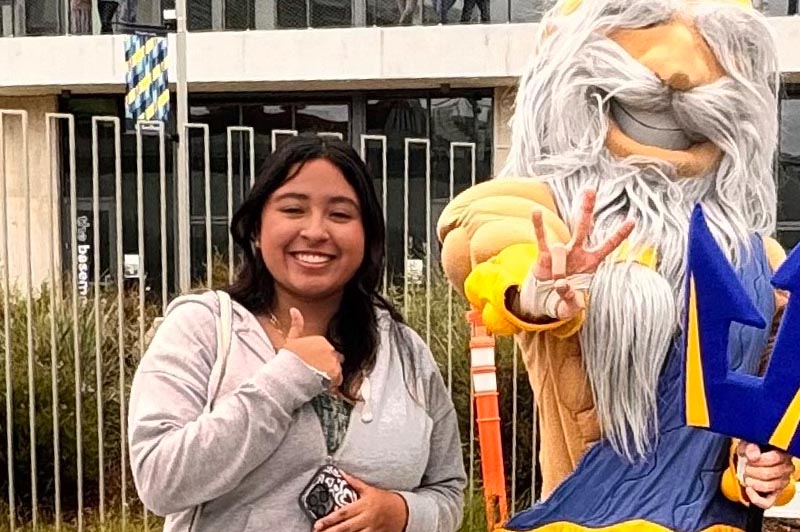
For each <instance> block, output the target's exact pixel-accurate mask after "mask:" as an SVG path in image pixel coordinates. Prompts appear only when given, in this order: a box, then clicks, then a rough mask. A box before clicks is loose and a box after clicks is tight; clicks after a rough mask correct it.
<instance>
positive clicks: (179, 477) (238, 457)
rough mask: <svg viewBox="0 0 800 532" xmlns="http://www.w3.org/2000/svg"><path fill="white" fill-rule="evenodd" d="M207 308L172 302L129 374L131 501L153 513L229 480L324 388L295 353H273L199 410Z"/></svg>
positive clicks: (208, 343)
mask: <svg viewBox="0 0 800 532" xmlns="http://www.w3.org/2000/svg"><path fill="white" fill-rule="evenodd" d="M216 312H217V309H216V307H215V305H213V304H210V305H206V304H203V303H200V302H188V303H184V304H182V305H179V306H177V307H176V308H175V309H174V310H173V311H172V312H170V313H169V314H168V315H167V317H166V319H165V320H164V322H163V324H162V325H161V326H160V327H159V329H158V332H157V333H156V336H155V338H154V339H153V342H152V343H151V345H150V347H149V348H148V350H147V353H146V355H145V356H144V358H143V359H142V362H141V364H140V366H139V368H138V369H137V371H136V375H135V376H134V379H133V384H132V387H131V395H130V408H129V415H128V435H129V436H128V441H129V446H130V461H131V468H132V470H133V478H134V482H135V484H136V488H137V491H138V493H139V497H140V499H141V500H142V502H143V503H144V504H145V506H146V507H147V508H149V509H151V510H152V511H153V512H154V513H156V514H158V515H166V514H170V513H175V512H179V511H182V510H186V509H189V508H192V507H194V506H196V505H198V504H201V503H203V502H206V501H209V500H212V499H215V498H217V497H219V496H221V495H223V494H224V493H227V492H229V491H230V490H231V489H233V488H234V487H236V486H237V485H238V484H239V483H240V482H241V480H242V479H243V478H244V476H245V475H247V474H248V473H249V472H251V471H252V470H253V469H255V468H256V467H257V466H258V465H260V464H261V463H263V462H264V461H265V460H267V459H268V458H269V456H270V455H271V454H272V453H273V452H274V450H275V448H276V447H277V446H278V444H279V443H280V441H281V440H282V439H283V437H284V435H285V433H286V431H287V429H288V427H289V425H290V422H291V419H292V414H293V413H294V412H295V410H297V409H298V408H300V407H301V406H302V405H303V404H305V403H306V402H308V401H309V400H311V398H313V397H314V396H316V395H318V394H319V393H321V392H322V391H323V390H324V388H323V384H322V381H321V379H320V378H319V377H318V376H317V375H316V374H314V372H312V371H311V370H310V369H309V368H308V367H307V366H305V365H304V364H303V363H302V361H301V360H300V359H299V358H298V357H297V356H295V355H294V354H293V353H292V352H290V351H287V350H281V351H279V352H278V354H277V355H276V356H274V357H273V358H272V359H271V360H269V361H268V362H267V363H265V364H264V365H263V366H262V367H261V368H260V369H259V370H258V371H256V372H255V373H254V375H253V376H252V377H251V378H250V379H248V380H247V381H245V382H243V383H242V384H241V385H240V386H239V387H238V388H237V389H236V390H235V391H234V392H232V393H231V394H229V395H226V396H225V397H222V398H220V399H219V400H217V401H216V403H215V406H214V410H213V411H212V412H208V413H204V408H205V405H206V401H207V398H206V395H207V388H208V379H209V375H210V373H211V368H212V367H213V364H214V360H215V358H216V356H217V354H216V353H215V351H216V345H217V343H216V317H215V314H216ZM234 342H235V337H234Z"/></svg>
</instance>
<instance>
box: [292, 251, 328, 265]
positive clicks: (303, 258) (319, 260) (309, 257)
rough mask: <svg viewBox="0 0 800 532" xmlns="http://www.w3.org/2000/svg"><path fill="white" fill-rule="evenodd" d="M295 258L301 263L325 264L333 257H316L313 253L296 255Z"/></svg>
mask: <svg viewBox="0 0 800 532" xmlns="http://www.w3.org/2000/svg"><path fill="white" fill-rule="evenodd" d="M295 257H296V258H297V260H299V261H300V262H307V263H309V264H323V263H325V262H330V260H331V257H330V256H328V255H316V254H313V253H296V254H295Z"/></svg>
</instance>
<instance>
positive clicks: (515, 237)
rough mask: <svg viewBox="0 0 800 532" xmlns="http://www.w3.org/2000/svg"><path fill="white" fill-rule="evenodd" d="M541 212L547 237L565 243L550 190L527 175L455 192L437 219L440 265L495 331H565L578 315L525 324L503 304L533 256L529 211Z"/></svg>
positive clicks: (566, 234)
mask: <svg viewBox="0 0 800 532" xmlns="http://www.w3.org/2000/svg"><path fill="white" fill-rule="evenodd" d="M534 209H538V210H539V211H541V212H542V217H543V222H544V226H545V233H546V234H547V238H548V240H549V241H550V242H554V243H555V242H560V243H566V242H568V241H569V239H570V234H569V229H568V228H567V226H566V224H565V223H564V222H563V221H562V220H561V219H560V218H559V216H558V214H557V212H556V206H555V202H554V200H553V197H552V195H551V194H550V190H549V189H548V188H547V186H546V185H544V184H542V183H536V182H535V181H533V180H532V179H530V178H524V179H496V180H491V181H487V182H485V183H481V184H479V185H476V186H474V187H472V188H470V189H468V190H466V191H464V192H462V193H461V194H459V195H458V196H457V197H456V198H455V199H453V201H451V202H450V204H449V205H448V206H447V208H446V209H445V210H444V211H443V212H442V215H441V216H440V218H439V224H438V228H437V231H438V235H439V239H440V240H441V241H442V265H443V267H444V271H445V274H446V275H447V278H448V280H449V281H450V283H451V284H452V285H453V287H454V288H455V289H456V290H458V291H459V292H462V293H463V294H464V295H465V296H466V298H467V300H469V302H470V303H471V304H472V306H473V307H474V308H476V309H477V310H479V311H481V313H482V316H483V320H484V323H485V324H486V326H487V327H488V328H489V330H491V331H492V332H493V333H495V334H498V335H508V334H514V333H517V332H520V331H524V330H529V331H543V330H552V331H553V332H555V333H556V334H559V335H564V336H568V335H569V334H571V333H572V332H574V331H575V330H577V329H578V327H579V326H580V323H581V322H582V320H583V316H582V315H581V316H579V317H576V318H573V319H571V320H565V321H549V322H546V323H528V322H525V321H523V320H521V319H519V317H517V316H515V315H514V314H513V313H512V312H511V310H510V309H509V308H508V307H507V305H506V302H505V299H506V294H507V293H508V291H509V289H510V288H512V287H519V286H520V285H521V284H522V282H523V280H524V279H525V277H526V276H527V274H528V271H529V270H530V268H531V267H532V266H533V264H534V262H535V261H536V257H537V253H538V250H537V246H536V236H535V233H534V230H533V223H532V221H531V214H532V213H533V211H534Z"/></svg>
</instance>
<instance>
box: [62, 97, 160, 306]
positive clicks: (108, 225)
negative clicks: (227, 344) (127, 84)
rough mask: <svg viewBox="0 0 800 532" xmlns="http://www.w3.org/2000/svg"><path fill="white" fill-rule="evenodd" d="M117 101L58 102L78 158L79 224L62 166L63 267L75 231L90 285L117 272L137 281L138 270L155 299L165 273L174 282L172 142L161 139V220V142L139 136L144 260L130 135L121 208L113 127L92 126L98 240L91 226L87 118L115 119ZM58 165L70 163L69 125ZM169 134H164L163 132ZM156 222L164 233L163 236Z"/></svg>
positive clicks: (128, 135) (130, 135) (125, 140)
mask: <svg viewBox="0 0 800 532" xmlns="http://www.w3.org/2000/svg"><path fill="white" fill-rule="evenodd" d="M121 105H122V100H121V99H120V98H113V97H111V98H82V97H81V98H78V97H73V98H70V99H67V100H62V104H61V107H62V110H63V111H64V112H68V113H73V114H74V115H75V155H76V175H75V188H76V208H77V224H76V227H74V228H73V226H72V224H71V212H70V211H71V199H70V193H69V191H70V175H69V165H64V164H62V167H61V220H62V224H61V230H62V242H63V243H64V244H63V248H62V251H63V256H64V268H65V270H66V271H70V269H71V259H72V249H71V246H72V241H71V236H72V231H73V229H74V230H75V231H76V233H77V244H78V249H77V253H78V255H79V260H81V261H83V260H86V262H88V265H89V273H90V275H89V283H92V282H95V281H99V282H100V283H104V284H105V283H112V282H115V281H116V279H117V277H118V276H119V275H123V276H124V277H125V278H126V279H128V280H126V283H133V284H135V283H136V280H135V277H136V276H137V275H138V272H139V271H140V269H143V271H144V274H145V284H146V291H147V293H148V297H153V298H156V299H157V298H159V297H160V296H161V280H162V275H166V276H167V281H168V284H170V285H171V284H172V283H173V282H174V267H173V266H174V245H175V239H174V233H175V231H174V224H175V222H176V220H175V209H174V208H171V207H170V206H172V205H174V204H175V196H174V182H173V172H172V165H171V164H170V163H171V161H172V154H173V150H172V145H171V143H170V142H169V139H168V138H166V139H165V159H166V172H165V187H166V193H165V195H164V196H163V200H164V202H165V204H166V205H167V216H166V219H165V220H161V200H162V195H161V186H160V175H161V174H160V168H159V141H158V137H157V136H154V135H148V134H145V135H143V137H142V154H143V157H142V202H143V211H142V222H143V225H144V246H145V249H144V256H142V255H141V254H140V253H139V244H138V238H139V237H138V234H139V233H138V220H139V217H138V193H137V191H138V186H137V170H136V169H137V148H136V135H135V133H134V132H125V131H124V130H123V132H122V135H121V138H120V141H121V144H122V150H121V151H122V153H121V167H122V191H121V195H122V203H121V205H117V202H116V174H115V159H114V130H113V126H112V125H111V124H108V125H105V124H100V125H99V127H98V141H97V147H98V174H99V195H98V197H97V202H98V204H99V211H100V216H99V218H100V223H99V232H100V242H99V243H95V242H94V235H93V232H94V227H93V221H94V220H93V200H94V198H93V194H92V123H91V117H92V116H117V117H121V114H122V111H121ZM61 126H62V127H61V139H62V148H63V150H64V151H63V153H62V161H67V160H68V158H69V152H68V151H67V149H68V143H67V138H68V137H67V128H66V125H65V122H61ZM167 133H168V132H167ZM118 212H119V213H120V214H121V217H122V233H121V234H118V233H117V229H116V217H117V213H118ZM162 225H163V226H164V227H165V229H166V231H162ZM162 238H163V239H164V240H165V242H166V244H167V257H166V260H167V269H166V271H162V254H161V244H162ZM118 240H121V241H122V242H121V243H122V253H123V255H124V257H123V259H124V260H123V262H124V264H125V265H126V266H125V271H124V272H119V271H117V255H116V253H117V242H118ZM96 245H97V246H98V247H99V248H100V278H99V279H94V278H93V274H94V264H93V259H94V246H96ZM78 288H79V292H81V293H84V291H85V290H88V283H81V284H79V286H78Z"/></svg>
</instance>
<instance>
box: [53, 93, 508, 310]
mask: <svg viewBox="0 0 800 532" xmlns="http://www.w3.org/2000/svg"><path fill="white" fill-rule="evenodd" d="M234 98H236V97H235V96H234V97H232V96H227V97H226V96H216V95H215V96H214V97H213V98H212V97H195V98H193V99H192V101H190V109H189V121H190V122H193V123H201V124H207V125H208V127H209V137H210V139H209V144H208V153H209V159H210V172H209V173H210V176H209V188H208V192H207V188H206V179H205V174H206V172H205V169H206V167H205V149H206V147H205V143H204V140H203V132H202V130H200V129H191V130H190V132H189V135H188V139H189V159H188V164H189V176H188V177H189V195H190V205H189V210H190V213H189V214H190V228H189V233H190V252H191V257H192V260H191V276H192V280H193V282H195V283H197V282H204V281H205V279H206V274H207V267H206V265H207V253H208V251H209V250H208V247H207V238H208V236H209V234H210V238H211V246H212V249H211V250H210V251H211V254H212V260H214V259H216V260H217V261H219V263H221V264H227V263H228V262H229V255H228V244H229V231H228V225H229V212H228V197H229V196H228V191H229V185H230V191H231V196H230V198H231V203H232V211H235V210H236V208H237V207H238V206H239V205H240V204H241V202H242V201H243V198H244V197H245V195H246V194H247V191H248V190H249V188H250V177H251V173H250V139H249V137H248V134H247V133H246V132H241V131H231V146H230V154H231V159H230V166H229V161H228V134H227V129H228V127H231V126H237V127H240V126H244V127H252V128H253V134H254V136H253V145H254V149H253V152H254V159H255V161H254V162H255V173H256V174H257V173H258V171H259V169H260V168H261V166H262V165H263V162H264V159H265V158H266V157H267V155H268V154H269V153H270V152H271V151H272V148H273V146H272V140H273V139H272V137H273V132H275V131H276V130H294V131H299V132H316V133H319V134H331V135H335V136H339V137H341V138H342V139H343V140H345V141H347V142H350V143H351V144H352V145H353V146H355V147H356V148H357V149H359V150H360V148H361V141H362V135H363V134H372V135H380V136H385V137H386V141H387V145H386V147H387V160H386V172H385V173H384V170H383V150H382V148H381V143H380V142H379V141H374V140H370V141H365V144H364V147H365V156H366V160H367V164H368V166H369V167H370V169H371V172H372V174H373V176H374V178H375V185H376V191H377V193H378V196H379V197H380V198H383V197H384V194H385V196H386V200H387V201H386V210H387V215H388V220H387V245H388V257H387V259H388V266H389V268H390V272H392V275H393V276H394V278H395V280H398V278H400V279H401V278H402V276H403V275H404V273H405V272H406V271H407V269H406V267H405V266H404V254H405V251H404V250H405V245H404V242H406V241H405V239H404V236H405V231H406V228H407V230H408V237H409V238H408V241H407V245H408V250H409V258H410V259H411V260H413V261H415V263H414V264H412V265H411V266H413V267H414V268H416V269H418V268H419V266H420V265H422V264H423V263H424V257H425V255H426V253H427V252H428V251H429V250H430V252H431V257H432V260H433V261H434V263H435V262H437V261H438V245H436V240H435V236H434V235H433V234H428V231H427V223H428V222H429V223H430V226H431V229H433V228H434V227H435V223H436V219H437V218H438V216H439V214H440V212H441V210H442V209H443V208H444V206H445V205H446V204H447V202H448V201H449V197H450V175H451V155H450V146H451V143H452V142H459V143H464V145H463V146H459V147H456V148H454V151H453V156H452V161H453V168H452V177H453V193H454V194H457V193H458V192H460V191H461V190H463V189H465V188H467V187H468V186H469V185H470V184H471V183H472V179H473V177H472V176H473V166H472V155H471V154H472V152H471V150H470V148H469V146H472V145H474V147H475V167H474V175H475V180H476V181H481V180H484V179H487V178H488V177H489V176H490V172H491V168H492V105H493V100H492V97H491V91H469V92H464V91H452V92H451V93H449V94H442V93H440V92H420V91H411V92H406V93H400V94H394V95H384V94H383V93H373V94H362V93H351V94H344V95H342V94H341V93H337V94H336V95H335V97H331V96H330V95H328V96H327V97H326V96H324V95H305V96H299V95H292V96H289V97H282V98H275V97H262V98H259V97H253V96H247V97H242V98H241V99H240V100H239V101H237V100H236V99H234ZM122 108H123V102H122V99H121V98H119V97H108V98H85V97H80V98H79V97H72V98H70V99H65V100H63V101H62V109H63V110H64V112H70V113H74V114H75V116H76V126H77V127H76V142H77V149H76V155H77V179H76V186H77V206H78V211H79V217H84V218H81V220H80V227H79V228H78V229H79V230H80V231H83V232H84V233H85V234H86V236H87V238H88V240H86V241H81V244H84V243H85V244H86V245H88V246H89V248H81V249H84V250H91V249H93V248H92V247H91V246H93V245H94V242H92V241H91V237H92V228H91V226H87V225H86V222H87V221H92V181H91V179H92V159H91V158H92V138H91V117H92V116H96V115H112V116H120V115H121V112H122ZM62 133H63V139H66V131H65V130H64V131H63V132H62ZM408 139H410V142H409V144H408V153H407V155H406V141H407V140H408ZM415 139H416V140H415ZM420 139H430V156H431V159H430V173H428V166H427V160H426V157H425V155H426V146H425V142H423V141H421V140H420ZM276 141H278V139H276ZM142 148H143V152H144V156H143V159H142V163H143V187H142V192H143V213H142V214H143V223H144V240H145V242H144V244H145V250H144V254H143V256H141V254H140V253H139V249H138V217H137V182H136V181H137V180H136V165H137V156H136V136H135V134H133V133H132V132H128V133H125V134H123V135H122V170H123V175H122V205H121V206H118V205H116V189H115V174H114V158H113V132H112V128H111V127H106V126H102V127H101V129H100V136H99V153H100V161H99V169H100V197H99V204H100V210H101V216H100V233H101V236H100V242H99V246H100V248H101V250H102V252H101V259H100V266H101V272H102V273H101V279H100V281H101V282H111V281H112V280H114V279H116V276H117V275H119V272H117V271H116V263H117V258H116V255H115V254H116V242H118V241H121V243H122V247H123V254H124V255H125V257H124V258H125V263H126V264H127V265H128V269H129V270H130V271H128V276H127V277H128V278H129V279H130V280H128V281H126V282H128V283H133V285H134V286H135V283H136V280H135V277H136V275H137V273H138V271H139V270H142V271H144V273H145V278H146V283H147V286H146V288H147V290H148V293H149V294H151V296H152V297H157V296H159V295H160V293H161V280H162V266H161V257H162V256H161V243H162V237H163V238H164V239H165V242H166V243H167V250H168V251H167V257H166V259H167V264H168V268H167V271H166V272H165V273H166V275H167V281H168V283H169V286H170V289H171V290H174V289H175V288H176V287H175V285H174V282H175V252H176V249H177V242H176V237H175V235H176V224H177V208H176V198H175V183H174V180H173V165H174V163H175V159H174V149H173V146H172V143H171V142H170V140H169V139H167V141H166V150H165V158H166V164H167V173H166V186H167V192H166V194H165V196H164V199H165V201H166V206H167V207H166V210H167V217H166V220H164V221H163V223H164V226H165V228H166V231H163V232H162V230H161V227H162V220H161V219H160V202H161V194H160V182H159V178H160V172H159V146H158V137H157V136H153V135H145V136H144V137H143V144H142ZM64 149H65V150H66V142H65V140H64ZM64 160H67V152H66V151H65V152H64ZM406 163H408V166H407V167H406ZM63 166H66V165H63ZM229 172H230V173H229ZM406 172H407V173H408V188H407V189H406V187H405V183H406V181H405V176H406ZM384 181H385V182H386V184H387V186H386V190H385V192H384ZM428 185H430V197H431V204H430V218H429V219H427V218H426V216H425V214H426V212H427V211H428V207H427V203H426V199H427V195H428V190H429V189H428ZM63 190H66V191H68V190H69V175H68V173H67V169H66V168H64V169H63V170H62V191H63ZM406 197H407V198H408V205H409V210H408V213H406V212H405V210H404V205H405V198H406ZM207 200H208V201H209V202H210V216H209V215H208V211H207V208H206V201H207ZM120 209H121V210H120ZM118 211H119V212H121V215H122V232H121V234H119V235H118V234H116V224H115V220H116V214H117V212H118ZM61 216H62V218H61V219H62V220H66V221H67V223H64V224H62V227H63V235H62V236H63V237H64V242H65V251H66V252H67V253H66V255H65V256H66V257H70V256H71V255H70V251H69V246H70V245H71V244H70V239H69V237H70V235H71V230H72V227H71V225H70V223H69V222H70V203H69V194H68V193H67V194H66V195H65V194H63V193H62V209H61ZM406 217H407V219H408V226H406V225H405V220H406ZM209 226H210V233H209V230H208V228H209ZM65 268H67V269H69V268H70V265H69V264H68V263H67V264H65ZM422 273H424V270H422ZM123 275H125V273H123Z"/></svg>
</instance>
